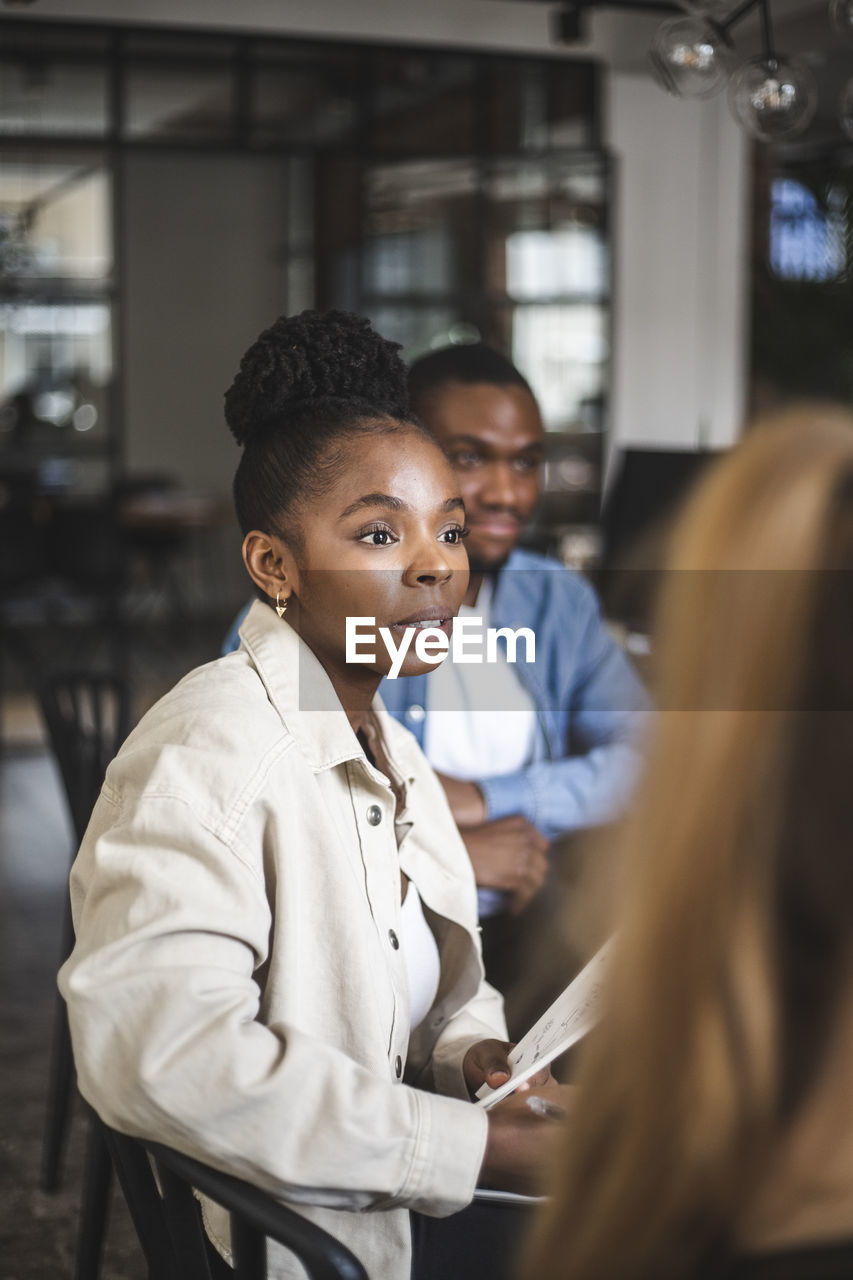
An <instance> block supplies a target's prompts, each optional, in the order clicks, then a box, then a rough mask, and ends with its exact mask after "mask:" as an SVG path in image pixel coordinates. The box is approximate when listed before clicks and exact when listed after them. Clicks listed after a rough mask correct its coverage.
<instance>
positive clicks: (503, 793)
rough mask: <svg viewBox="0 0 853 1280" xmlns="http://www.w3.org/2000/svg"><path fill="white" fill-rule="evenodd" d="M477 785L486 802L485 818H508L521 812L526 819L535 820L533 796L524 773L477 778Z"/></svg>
mask: <svg viewBox="0 0 853 1280" xmlns="http://www.w3.org/2000/svg"><path fill="white" fill-rule="evenodd" d="M477 786H478V787H479V788H480V790H481V791H482V793H483V799H484V801H485V803H486V820H487V821H488V822H494V821H495V820H496V819H497V818H508V817H510V816H511V815H512V814H514V813H521V814H523V815H524V817H525V818H527V819H528V821H530V822H533V821H534V820H535V811H536V804H535V797H534V794H533V788H532V787H531V786H530V784H529V782H528V781H527V778H526V777H525V775H524V773H506V774H504V775H503V776H501V777H497V778H478V779H477Z"/></svg>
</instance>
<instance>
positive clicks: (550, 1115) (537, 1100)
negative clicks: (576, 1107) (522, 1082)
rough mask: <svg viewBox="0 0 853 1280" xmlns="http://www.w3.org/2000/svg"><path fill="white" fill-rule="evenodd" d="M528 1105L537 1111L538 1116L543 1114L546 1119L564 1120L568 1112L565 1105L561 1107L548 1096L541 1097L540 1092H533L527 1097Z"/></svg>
mask: <svg viewBox="0 0 853 1280" xmlns="http://www.w3.org/2000/svg"><path fill="white" fill-rule="evenodd" d="M527 1105H528V1107H529V1108H530V1110H531V1111H535V1112H536V1114H537V1116H543V1117H544V1118H545V1119H546V1120H562V1118H563V1116H564V1115H565V1114H566V1109H565V1107H560V1106H558V1105H557V1103H556V1102H550V1101H549V1100H548V1098H541V1097H540V1096H539V1094H538V1093H532V1094H531V1095H530V1097H529V1098H528V1099H527Z"/></svg>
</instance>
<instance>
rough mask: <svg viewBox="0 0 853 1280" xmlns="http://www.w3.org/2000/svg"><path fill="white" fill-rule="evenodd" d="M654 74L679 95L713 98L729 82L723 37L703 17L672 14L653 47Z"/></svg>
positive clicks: (651, 47) (656, 37)
mask: <svg viewBox="0 0 853 1280" xmlns="http://www.w3.org/2000/svg"><path fill="white" fill-rule="evenodd" d="M649 62H650V63H651V67H652V74H653V75H654V78H655V80H657V82H658V84H659V85H660V86H661V88H663V89H666V91H667V93H671V94H672V95H673V97H675V98H711V97H713V95H714V94H715V93H719V91H720V90H721V89H722V87H723V85H724V84H725V83H726V78H727V76H728V68H727V66H726V63H725V56H724V54H722V53H721V49H720V39H719V37H718V36H717V35H716V34H715V33H714V32H713V30H712V29H711V28H710V27H709V26H708V24H707V23H706V22H702V21H701V20H700V19H699V18H670V19H668V21H666V22H664V23H662V24H661V26H660V27H658V29H657V31H656V32H655V36H654V39H653V40H652V43H651V46H650V48H649Z"/></svg>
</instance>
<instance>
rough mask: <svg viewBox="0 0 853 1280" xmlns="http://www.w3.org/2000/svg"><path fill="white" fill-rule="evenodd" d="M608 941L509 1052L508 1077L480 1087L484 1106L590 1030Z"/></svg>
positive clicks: (597, 1006)
mask: <svg viewBox="0 0 853 1280" xmlns="http://www.w3.org/2000/svg"><path fill="white" fill-rule="evenodd" d="M611 945H612V939H610V940H608V941H607V942H605V944H604V946H603V947H601V948H600V949H599V950H598V951H596V953H595V955H594V956H593V957H592V959H591V960H590V962H589V964H587V965H586V966H585V967H584V968H583V969H581V971H580V973H579V974H578V975H577V977H576V978H575V979H574V980H573V981H572V982H570V983H569V985H568V986H567V987H566V989H565V991H564V992H563V993H562V995H559V996H558V997H557V999H556V1000H555V1001H554V1003H553V1004H552V1005H551V1007H550V1008H549V1009H546V1011H545V1012H544V1013H543V1014H542V1017H541V1018H540V1019H539V1021H538V1022H536V1023H534V1025H533V1026H532V1027H531V1028H530V1030H529V1031H528V1033H527V1035H526V1036H525V1037H524V1039H523V1040H519V1042H518V1044H517V1045H516V1046H515V1048H514V1049H512V1050H511V1051H510V1054H509V1062H510V1066H511V1067H512V1075H511V1076H510V1078H509V1080H507V1081H506V1083H505V1084H502V1085H500V1087H499V1088H497V1089H490V1088H489V1086H488V1085H485V1084H484V1085H483V1086H482V1088H481V1089H479V1090H478V1091H477V1098H478V1099H479V1101H480V1103H481V1104H482V1105H483V1106H484V1107H493V1106H494V1105H495V1103H496V1102H500V1100H501V1098H505V1097H506V1096H507V1094H508V1093H512V1091H513V1089H517V1088H518V1086H519V1085H520V1084H522V1083H523V1082H524V1081H525V1080H527V1079H528V1078H529V1077H530V1076H532V1075H535V1074H536V1072H537V1071H538V1070H539V1069H540V1068H541V1067H544V1066H547V1064H548V1063H549V1062H552V1061H553V1060H554V1058H558V1057H559V1056H560V1054H561V1053H565V1052H566V1050H567V1049H570V1048H571V1047H572V1045H573V1044H576V1043H577V1041H578V1040H580V1039H582V1038H583V1037H584V1036H585V1035H586V1033H587V1032H588V1031H591V1030H592V1028H593V1027H594V1026H595V1024H596V1022H598V1019H599V1018H600V1016H601V996H602V992H603V989H604V981H605V975H606V969H607V961H608V957H609V953H610V948H611Z"/></svg>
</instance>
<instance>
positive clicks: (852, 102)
mask: <svg viewBox="0 0 853 1280" xmlns="http://www.w3.org/2000/svg"><path fill="white" fill-rule="evenodd" d="M838 115H839V118H840V120H841V128H842V129H843V130H844V132H845V133H846V134H847V137H848V138H850V139H853V80H848V81H847V83H846V85H845V86H844V88H843V89H842V90H841V98H840V99H839V102H838Z"/></svg>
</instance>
